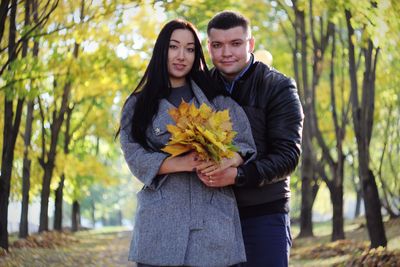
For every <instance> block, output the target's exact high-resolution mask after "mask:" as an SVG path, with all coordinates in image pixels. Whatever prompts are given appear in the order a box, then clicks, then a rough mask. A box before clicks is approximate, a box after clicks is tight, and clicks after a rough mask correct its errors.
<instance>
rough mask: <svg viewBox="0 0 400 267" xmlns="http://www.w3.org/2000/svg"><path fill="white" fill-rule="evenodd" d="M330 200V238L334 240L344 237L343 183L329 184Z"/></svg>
mask: <svg viewBox="0 0 400 267" xmlns="http://www.w3.org/2000/svg"><path fill="white" fill-rule="evenodd" d="M329 188H330V195H331V201H332V208H333V215H332V236H331V240H332V241H336V240H340V239H344V238H345V235H344V227H343V226H344V224H343V184H342V183H340V184H337V185H335V184H334V183H331V185H330V186H329Z"/></svg>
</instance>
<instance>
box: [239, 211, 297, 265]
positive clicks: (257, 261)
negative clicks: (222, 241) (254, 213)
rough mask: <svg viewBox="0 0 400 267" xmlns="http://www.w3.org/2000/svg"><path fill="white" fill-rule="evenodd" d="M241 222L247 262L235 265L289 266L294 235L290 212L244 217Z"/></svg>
mask: <svg viewBox="0 0 400 267" xmlns="http://www.w3.org/2000/svg"><path fill="white" fill-rule="evenodd" d="M241 223H242V233H243V239H244V245H245V248H246V257H247V262H246V263H242V264H239V265H235V267H287V266H289V254H290V247H291V246H292V236H291V233H290V218H289V215H288V214H285V213H277V214H269V215H264V216H259V217H251V218H244V219H242V220H241Z"/></svg>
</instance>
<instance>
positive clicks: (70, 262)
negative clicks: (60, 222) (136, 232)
mask: <svg viewBox="0 0 400 267" xmlns="http://www.w3.org/2000/svg"><path fill="white" fill-rule="evenodd" d="M130 239H131V232H128V231H114V232H107V233H104V232H96V231H80V232H77V233H74V234H72V233H56V232H45V233H41V234H38V235H33V236H31V237H30V238H29V241H28V240H26V241H20V240H18V242H14V243H13V244H12V245H11V246H10V249H9V252H8V253H7V254H6V255H5V256H3V257H0V266H2V267H14V266H15V267H17V266H18V267H21V266H22V267H24V266H27V267H28V266H29V267H39V266H40V267H42V266H52V267H59V266H60V267H61V266H85V267H87V266H88V267H91V266H96V267H97V266H100V267H101V266H104V267H108V266H121V267H122V266H125V267H126V266H134V265H133V263H130V262H128V250H129V242H130Z"/></svg>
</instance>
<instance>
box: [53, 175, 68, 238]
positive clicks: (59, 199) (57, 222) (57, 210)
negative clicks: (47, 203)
mask: <svg viewBox="0 0 400 267" xmlns="http://www.w3.org/2000/svg"><path fill="white" fill-rule="evenodd" d="M64 181H65V175H64V174H62V175H61V178H60V182H59V183H58V187H57V189H56V191H55V201H54V202H55V203H54V230H57V231H62V216H63V190H64Z"/></svg>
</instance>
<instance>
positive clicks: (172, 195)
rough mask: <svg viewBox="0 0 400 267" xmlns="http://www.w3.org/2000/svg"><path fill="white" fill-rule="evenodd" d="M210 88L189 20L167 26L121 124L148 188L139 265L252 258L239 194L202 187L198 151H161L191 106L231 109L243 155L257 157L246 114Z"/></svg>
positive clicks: (139, 230)
mask: <svg viewBox="0 0 400 267" xmlns="http://www.w3.org/2000/svg"><path fill="white" fill-rule="evenodd" d="M210 81H211V79H210V78H209V74H208V70H207V67H206V63H205V59H204V55H203V52H202V49H201V44H200V41H199V38H198V36H197V32H196V29H195V28H194V26H193V25H192V24H190V23H189V22H186V21H183V20H173V21H170V22H169V23H167V24H166V25H165V26H164V27H163V29H162V30H161V32H160V34H159V36H158V38H157V40H156V43H155V46H154V51H153V55H152V57H151V59H150V63H149V65H148V66H147V69H146V72H145V74H144V77H143V78H142V79H141V81H140V82H139V85H138V86H137V88H136V89H135V91H134V92H133V93H132V94H131V95H130V96H129V98H128V99H127V101H126V103H125V104H124V107H123V111H122V118H121V131H120V133H121V138H120V142H121V146H122V150H123V152H124V156H125V159H126V161H127V163H128V166H129V168H130V170H131V171H132V173H133V174H134V175H135V177H137V178H138V179H139V180H140V181H142V182H143V184H144V187H143V189H142V190H141V191H140V192H139V193H138V194H137V197H138V209H137V213H136V218H135V227H134V233H133V239H132V243H131V248H130V252H129V260H131V261H136V262H138V266H149V265H150V266H228V265H233V264H236V263H240V262H244V261H245V259H246V256H245V251H244V246H243V240H242V235H241V230H240V221H239V217H238V211H237V207H236V202H235V199H234V195H233V192H232V189H231V188H230V187H220V188H217V187H213V186H212V184H211V183H210V182H202V180H200V179H199V176H198V175H197V174H196V168H197V167H199V166H202V167H201V168H205V167H206V165H207V164H205V163H204V162H201V161H200V160H198V158H197V155H196V154H195V153H194V152H192V153H189V154H186V155H184V156H180V157H174V158H168V156H169V155H168V154H166V153H164V152H162V151H161V150H160V149H161V148H163V147H164V146H165V144H166V143H167V142H168V140H169V138H170V134H169V133H168V131H167V129H166V125H167V124H173V123H174V122H173V120H172V118H170V116H169V114H168V110H169V109H170V108H172V107H174V106H178V105H179V104H180V102H181V100H182V99H183V100H185V101H186V102H190V103H195V105H196V106H197V107H198V106H200V105H201V104H202V103H206V104H207V105H209V106H211V107H213V108H214V109H216V110H223V109H227V108H229V110H230V116H231V120H232V123H233V129H234V130H235V131H237V132H238V135H237V137H236V138H235V140H234V143H235V145H236V146H237V147H239V153H240V155H243V157H244V158H246V159H248V160H249V159H250V157H253V156H255V155H254V154H255V146H254V141H253V140H252V139H251V131H250V126H249V123H248V121H247V118H246V115H245V113H244V112H243V110H242V109H241V108H240V107H239V106H238V105H237V104H236V103H235V102H234V101H233V100H231V99H230V98H228V97H226V96H224V95H223V91H222V90H220V89H217V88H213V87H212V86H211V85H212V82H210ZM242 162H243V160H242V158H241V157H240V156H239V154H237V155H236V156H235V157H234V158H233V159H225V160H224V164H223V165H224V167H223V168H225V167H229V166H237V165H239V164H241V163H242ZM198 171H200V170H198Z"/></svg>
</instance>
